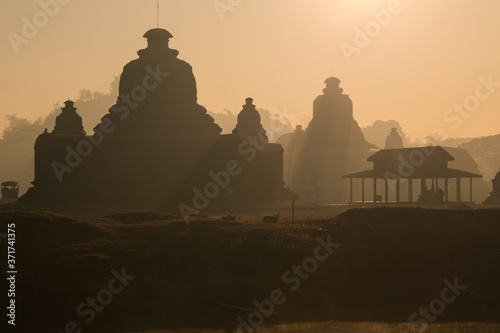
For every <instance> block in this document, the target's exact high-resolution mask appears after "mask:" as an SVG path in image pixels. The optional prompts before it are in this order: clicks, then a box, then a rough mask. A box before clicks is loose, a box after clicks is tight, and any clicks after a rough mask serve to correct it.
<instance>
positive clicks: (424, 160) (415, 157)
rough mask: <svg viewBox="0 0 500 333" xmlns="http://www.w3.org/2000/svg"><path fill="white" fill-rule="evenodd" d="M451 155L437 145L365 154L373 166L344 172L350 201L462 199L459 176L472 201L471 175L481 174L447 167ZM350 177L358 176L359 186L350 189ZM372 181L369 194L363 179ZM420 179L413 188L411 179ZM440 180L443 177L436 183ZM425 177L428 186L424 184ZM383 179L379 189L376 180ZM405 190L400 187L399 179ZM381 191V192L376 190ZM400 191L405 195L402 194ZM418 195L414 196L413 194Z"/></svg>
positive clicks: (351, 179)
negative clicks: (465, 182)
mask: <svg viewBox="0 0 500 333" xmlns="http://www.w3.org/2000/svg"><path fill="white" fill-rule="evenodd" d="M454 160H455V158H454V157H453V156H452V155H450V154H449V153H448V152H447V151H446V150H445V149H443V148H442V147H440V146H430V147H419V148H405V149H382V150H380V151H378V152H377V153H375V154H374V155H372V156H370V157H369V158H368V161H369V162H372V163H373V169H371V170H366V171H361V172H356V173H352V174H349V175H345V176H344V178H348V179H350V200H349V201H350V203H389V202H393V203H398V204H399V203H407V204H411V203H414V202H416V203H419V204H439V203H443V202H451V201H455V202H463V201H464V200H462V183H463V181H462V179H468V180H469V188H468V189H469V198H467V199H466V200H465V201H469V202H472V201H473V200H472V199H473V198H472V186H473V185H472V184H473V183H472V179H473V178H482V176H481V175H479V174H475V173H471V172H467V171H462V170H456V169H451V168H449V167H448V162H450V161H454ZM353 179H360V184H359V188H360V190H358V191H356V192H355V191H354V185H353ZM367 179H369V180H371V181H372V184H371V190H372V191H373V192H372V194H371V195H370V196H369V197H370V198H371V200H370V199H368V195H367V194H366V180H367ZM450 179H455V182H456V184H455V190H456V193H455V196H454V198H453V200H452V199H450V193H449V180H450ZM415 180H419V181H420V190H418V189H417V190H415V189H414V181H415ZM440 180H443V181H442V182H441V183H440ZM429 181H430V182H431V184H430V185H431V188H429V187H428V185H429V184H428V183H429ZM380 182H383V186H382V188H381V190H380V187H379V183H380ZM403 182H404V183H405V184H404V185H405V190H404V191H402V189H401V188H402V183H403ZM379 193H383V194H379ZM403 194H405V197H404V198H403ZM417 195H418V197H417Z"/></svg>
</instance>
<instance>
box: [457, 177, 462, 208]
mask: <svg viewBox="0 0 500 333" xmlns="http://www.w3.org/2000/svg"><path fill="white" fill-rule="evenodd" d="M461 192H462V191H461V189H460V177H457V202H461V201H462V198H461Z"/></svg>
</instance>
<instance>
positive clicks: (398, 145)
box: [384, 128, 404, 149]
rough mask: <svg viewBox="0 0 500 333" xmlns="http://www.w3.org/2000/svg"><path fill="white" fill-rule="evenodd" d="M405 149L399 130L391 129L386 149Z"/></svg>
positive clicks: (386, 141)
mask: <svg viewBox="0 0 500 333" xmlns="http://www.w3.org/2000/svg"><path fill="white" fill-rule="evenodd" d="M402 148H404V147H403V138H402V137H401V135H399V133H398V129H397V128H393V129H391V133H390V134H389V135H388V136H387V138H386V139H385V147H384V149H402Z"/></svg>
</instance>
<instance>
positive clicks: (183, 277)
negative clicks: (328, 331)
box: [0, 208, 500, 332]
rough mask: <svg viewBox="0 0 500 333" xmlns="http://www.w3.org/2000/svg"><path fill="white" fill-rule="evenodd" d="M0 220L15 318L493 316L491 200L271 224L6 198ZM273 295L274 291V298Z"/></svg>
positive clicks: (499, 236) (54, 327)
mask: <svg viewBox="0 0 500 333" xmlns="http://www.w3.org/2000/svg"><path fill="white" fill-rule="evenodd" d="M0 221H1V223H2V225H3V228H4V229H5V228H6V226H5V225H6V224H8V223H12V222H13V221H15V223H16V228H17V238H18V243H17V249H16V250H17V255H16V259H17V261H18V266H19V267H20V268H19V272H18V281H17V288H18V291H19V293H18V295H17V302H18V304H19V305H18V313H19V324H20V325H26V326H30V327H29V328H31V329H33V328H35V327H36V328H37V330H42V329H43V330H49V331H53V332H56V331H57V332H61V331H64V327H65V325H66V324H67V323H68V322H72V321H73V322H75V324H76V325H78V327H79V328H81V329H82V330H83V331H90V332H99V331H103V332H104V331H105V332H114V331H116V332H119V331H126V330H128V331H134V330H135V331H138V330H146V329H151V330H152V329H173V328H190V327H200V328H223V327H228V328H233V329H234V328H236V327H237V326H238V325H242V324H241V323H244V325H252V322H253V323H257V324H263V325H274V324H282V323H296V322H308V321H327V320H341V321H349V322H357V321H373V322H375V321H378V322H381V321H383V322H401V323H408V322H409V320H410V317H412V315H413V313H417V315H416V316H413V320H414V321H417V320H427V322H429V323H430V322H452V321H477V322H492V321H497V320H498V318H500V316H499V314H500V312H499V311H500V301H499V299H500V287H499V286H498V283H497V282H498V280H499V278H500V268H499V265H498V263H499V259H500V210H468V211H453V210H424V209H412V208H381V209H356V210H350V211H348V212H346V213H344V214H341V215H339V216H338V217H336V218H333V219H330V220H320V221H308V222H297V223H295V224H269V225H267V224H256V223H244V222H224V221H220V220H218V219H214V218H206V219H198V220H194V221H192V222H191V223H190V224H189V225H188V224H186V223H184V222H183V220H182V218H175V217H173V216H164V215H161V214H154V213H133V214H119V215H113V216H108V217H106V218H101V219H98V220H83V219H73V218H70V217H64V216H60V215H53V214H48V213H30V212H26V213H23V212H21V213H8V212H7V213H0ZM318 247H319V250H318ZM313 258H316V259H313ZM4 265H5V263H3V264H2V266H4ZM294 265H296V266H295V267H294ZM4 268H5V267H2V269H4ZM118 276H120V277H121V280H120V279H119V278H118ZM113 279H114V280H113ZM111 281H114V282H113V283H114V284H113V283H112V282H111ZM117 281H118V282H117ZM120 281H121V282H122V284H121V286H122V287H123V288H119V286H120V284H119V282H120ZM446 281H447V282H446ZM447 283H451V284H452V285H453V284H458V285H459V286H461V287H460V288H461V289H460V288H459V289H458V290H457V294H456V297H454V300H453V301H452V302H449V303H446V304H445V309H444V310H443V311H441V313H440V314H439V315H432V313H431V315H432V319H433V321H431V320H430V319H425V317H423V316H422V315H421V314H420V311H419V309H420V308H424V309H425V308H428V307H429V304H430V303H431V302H433V301H434V300H436V299H437V300H439V299H441V298H442V291H443V290H444V289H445V288H447V286H448V284H447ZM118 289H119V290H120V292H116V293H115V292H110V291H109V290H111V291H117V290H118ZM277 290H278V291H280V292H281V293H279V297H278V296H276V295H278V294H277V293H276V291H277ZM273 292H274V294H273ZM273 295H274V296H273ZM445 295H447V297H449V298H450V297H451V296H453V295H451V294H450V295H448V294H446V293H445ZM108 296H111V297H108ZM89 299H90V301H89ZM93 299H94V301H93V302H95V304H94V303H92V300H93ZM269 300H278V301H279V302H276V304H274V305H272V309H271V306H270V305H269V304H270V303H269ZM89 302H90V303H89ZM278 303H279V304H278ZM434 303H436V302H434ZM92 304H93V305H92ZM436 304H437V303H436ZM443 304H444V303H443ZM94 306H95V307H94ZM262 306H264V307H265V309H261V312H262V313H263V314H259V312H255V311H257V310H255V309H256V308H259V307H262ZM266 309H267V310H266ZM252 313H253V316H254V317H252ZM28 318H30V319H29V320H28ZM252 318H253V319H252ZM260 318H262V320H260ZM252 320H253V321H252ZM261 321H262V323H260V322H261ZM249 323H250V324H249ZM243 327H244V326H243Z"/></svg>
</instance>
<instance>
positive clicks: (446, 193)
mask: <svg viewBox="0 0 500 333" xmlns="http://www.w3.org/2000/svg"><path fill="white" fill-rule="evenodd" d="M444 201H445V202H448V178H445V179H444Z"/></svg>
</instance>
